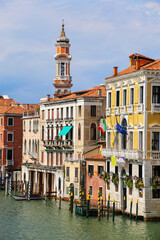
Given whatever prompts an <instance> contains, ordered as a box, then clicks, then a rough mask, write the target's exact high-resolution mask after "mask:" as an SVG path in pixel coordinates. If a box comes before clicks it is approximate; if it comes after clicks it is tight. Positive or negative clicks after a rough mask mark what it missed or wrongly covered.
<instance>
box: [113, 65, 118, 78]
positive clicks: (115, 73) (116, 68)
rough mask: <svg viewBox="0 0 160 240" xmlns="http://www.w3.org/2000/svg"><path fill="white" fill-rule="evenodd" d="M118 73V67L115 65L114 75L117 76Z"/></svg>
mask: <svg viewBox="0 0 160 240" xmlns="http://www.w3.org/2000/svg"><path fill="white" fill-rule="evenodd" d="M117 73H118V67H113V76H116V75H117Z"/></svg>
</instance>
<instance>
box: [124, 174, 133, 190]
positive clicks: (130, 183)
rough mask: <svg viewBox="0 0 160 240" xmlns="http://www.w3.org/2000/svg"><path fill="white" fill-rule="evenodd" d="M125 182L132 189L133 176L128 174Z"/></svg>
mask: <svg viewBox="0 0 160 240" xmlns="http://www.w3.org/2000/svg"><path fill="white" fill-rule="evenodd" d="M125 184H126V186H127V187H128V188H129V189H132V188H133V179H132V177H131V176H128V175H127V176H126V178H125Z"/></svg>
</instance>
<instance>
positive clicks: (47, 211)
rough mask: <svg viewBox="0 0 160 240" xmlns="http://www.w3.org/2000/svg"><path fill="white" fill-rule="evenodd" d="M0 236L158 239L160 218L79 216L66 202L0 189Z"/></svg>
mask: <svg viewBox="0 0 160 240" xmlns="http://www.w3.org/2000/svg"><path fill="white" fill-rule="evenodd" d="M0 239H3V240H8V239H11V240H14V239H15V240H18V239H27V240H28V239H29V240H32V239H34V240H36V239H38V240H39V239H43V240H45V239H57V240H61V239H63V240H65V239H75V240H76V239H77V240H78V239H85V240H92V239H93V240H94V239H97V240H99V239H100V240H101V239H103V240H104V239H107V240H121V239H123V240H132V239H134V240H144V239H147V240H148V239H149V240H150V239H153V240H160V222H142V221H138V222H136V221H135V220H129V219H128V218H123V217H122V216H116V217H115V222H114V223H113V222H112V218H111V217H110V219H109V220H107V219H106V217H103V219H102V220H101V221H98V218H95V217H92V218H91V217H90V218H88V219H87V218H86V217H81V216H77V215H75V213H73V214H71V213H70V212H69V211H68V202H62V208H61V210H59V209H58V201H57V202H55V201H54V200H48V201H47V202H46V201H44V200H42V201H15V200H14V199H12V198H11V197H9V196H7V197H5V196H4V191H0Z"/></svg>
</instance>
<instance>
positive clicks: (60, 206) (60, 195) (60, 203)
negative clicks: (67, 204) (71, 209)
mask: <svg viewBox="0 0 160 240" xmlns="http://www.w3.org/2000/svg"><path fill="white" fill-rule="evenodd" d="M59 209H61V191H59Z"/></svg>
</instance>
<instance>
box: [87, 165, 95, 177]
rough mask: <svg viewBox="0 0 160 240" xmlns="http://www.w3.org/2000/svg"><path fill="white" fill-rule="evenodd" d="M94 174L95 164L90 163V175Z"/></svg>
mask: <svg viewBox="0 0 160 240" xmlns="http://www.w3.org/2000/svg"><path fill="white" fill-rule="evenodd" d="M93 174H94V166H93V165H88V175H92V176H93Z"/></svg>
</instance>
